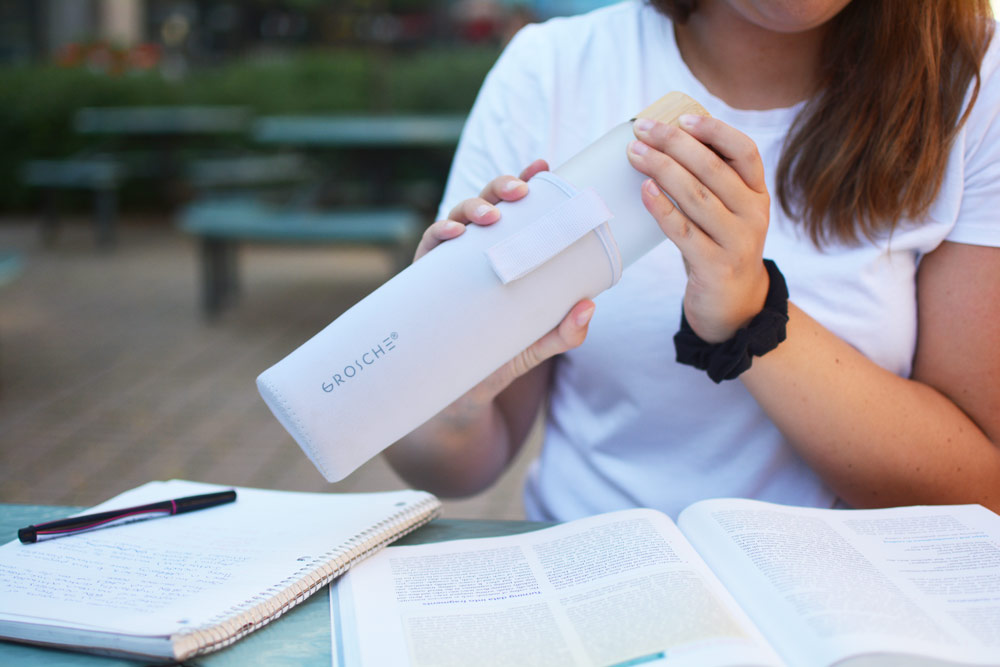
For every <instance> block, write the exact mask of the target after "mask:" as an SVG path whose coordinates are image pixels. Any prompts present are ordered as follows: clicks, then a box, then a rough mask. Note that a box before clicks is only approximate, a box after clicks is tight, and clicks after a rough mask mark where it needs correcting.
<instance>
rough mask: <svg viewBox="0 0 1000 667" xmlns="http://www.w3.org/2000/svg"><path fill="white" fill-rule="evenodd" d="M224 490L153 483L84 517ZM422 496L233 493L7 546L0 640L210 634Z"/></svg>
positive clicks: (2, 551)
mask: <svg viewBox="0 0 1000 667" xmlns="http://www.w3.org/2000/svg"><path fill="white" fill-rule="evenodd" d="M225 488H228V487H219V486H215V485H209V484H200V483H195V482H185V481H178V480H174V481H171V482H151V483H149V484H146V485H143V486H141V487H139V488H137V489H133V490H132V491H129V492H126V493H124V494H122V495H120V496H118V497H116V498H114V499H112V500H111V501H108V502H106V503H103V504H102V505H100V506H98V507H96V508H93V509H92V510H88V511H87V512H86V513H90V512H94V511H103V510H106V509H113V508H115V507H129V506H134V505H140V504H144V503H149V502H156V501H160V500H167V499H170V498H178V497H182V496H189V495H196V494H201V493H208V492H212V491H217V490H222V489H225ZM425 497H427V494H423V493H420V492H411V491H401V492H390V493H386V494H321V493H294V492H285V491H268V490H261V489H247V488H237V499H236V501H235V502H233V503H229V504H226V505H220V506H217V507H213V508H209V509H204V510H199V511H194V512H189V513H185V514H179V515H176V516H170V517H164V518H157V519H151V520H148V521H142V522H138V523H131V524H127V525H119V526H114V527H111V528H106V529H102V530H94V531H89V532H82V533H79V534H75V535H69V536H66V537H60V538H57V539H51V540H46V541H44V542H39V543H35V544H20V543H19V542H17V541H16V540H15V541H14V542H11V543H9V544H6V545H4V546H3V547H0V630H6V629H7V628H8V627H10V624H11V623H12V622H20V623H21V624H27V623H30V624H35V625H42V626H51V627H72V628H78V629H90V630H101V631H106V632H114V633H117V634H123V635H127V634H131V635H161V636H166V635H171V634H173V633H177V632H180V631H183V630H185V629H188V628H198V627H201V626H205V625H207V624H211V623H214V622H217V621H219V620H221V619H222V618H224V617H225V616H227V615H228V612H230V611H231V610H233V609H235V608H246V607H249V606H252V605H253V604H254V603H256V602H259V601H262V600H264V599H267V598H269V597H271V596H272V595H273V594H275V593H276V592H278V591H280V590H282V589H283V588H284V584H285V583H286V582H287V581H288V580H289V579H292V578H297V577H301V576H303V575H304V574H306V573H308V572H310V571H313V570H314V569H315V568H316V567H317V566H318V564H319V563H320V562H322V561H323V560H325V558H324V555H325V554H328V552H330V551H331V550H332V549H333V548H334V547H337V546H338V545H340V544H342V543H343V542H344V541H346V540H347V539H349V538H350V537H352V536H354V535H357V534H359V533H361V532H362V531H363V530H365V529H366V528H369V527H370V526H373V525H375V524H376V523H378V522H379V521H381V520H383V519H384V518H386V517H388V516H389V515H391V514H394V513H396V512H397V511H398V510H400V509H402V508H403V506H405V505H406V504H407V503H410V502H417V501H419V500H421V499H423V498H425ZM46 636H51V635H46ZM29 638H30V637H29Z"/></svg>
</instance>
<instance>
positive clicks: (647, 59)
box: [441, 2, 1000, 520]
mask: <svg viewBox="0 0 1000 667" xmlns="http://www.w3.org/2000/svg"><path fill="white" fill-rule="evenodd" d="M997 42H1000V40H994V43H993V45H992V46H991V48H990V50H989V53H988V55H987V56H986V59H985V62H984V64H983V68H982V75H983V82H982V90H981V92H980V95H979V100H978V101H977V103H976V105H975V108H974V110H973V112H972V114H971V116H970V117H969V120H968V122H967V123H966V125H965V126H964V128H963V129H962V131H961V133H960V134H959V136H958V138H957V139H956V140H955V142H954V147H953V148H952V151H951V155H950V158H949V162H948V165H947V171H946V174H945V180H944V185H943V187H942V190H941V193H940V195H939V196H938V198H937V200H936V202H935V203H934V205H933V207H932V208H931V211H930V215H929V216H928V218H927V219H926V220H924V221H921V222H920V224H912V223H911V224H906V225H904V226H903V228H901V229H898V230H897V231H896V232H895V233H894V234H893V235H892V237H891V238H888V239H885V240H881V241H878V242H875V243H864V244H862V245H859V246H832V247H827V248H825V249H823V250H822V251H821V250H817V248H816V247H815V246H814V245H813V244H812V243H811V242H810V241H809V239H808V236H806V235H805V234H803V233H802V230H801V228H800V227H799V226H797V225H796V224H795V223H793V222H791V221H789V220H788V219H787V218H786V216H785V215H784V214H783V212H782V211H781V207H780V205H778V204H777V202H776V201H775V202H774V203H773V204H772V208H771V223H770V228H769V231H768V235H767V241H766V245H765V250H764V256H765V257H768V258H771V259H774V260H775V262H776V263H777V265H778V266H779V267H780V269H781V271H782V272H783V273H784V275H785V278H786V280H787V282H788V286H789V291H790V294H791V300H792V301H793V302H794V303H795V304H796V305H798V306H799V307H800V308H802V309H803V310H804V311H805V312H807V313H809V314H810V315H811V316H812V317H814V318H815V319H816V320H818V321H819V322H820V323H821V324H823V325H824V326H825V327H827V328H828V329H830V330H831V331H832V332H833V333H835V334H837V335H838V336H840V337H841V338H843V339H844V340H846V341H847V342H848V343H850V344H851V345H853V346H854V347H855V348H857V349H858V350H860V351H861V352H862V353H863V354H865V355H866V356H867V357H868V358H870V359H871V360H873V361H874V362H875V363H877V364H879V365H880V366H882V367H884V368H886V369H888V370H890V371H892V372H893V373H896V374H898V375H901V376H907V375H909V373H910V367H911V362H912V358H913V353H914V349H915V341H916V290H915V272H916V267H917V263H918V260H919V257H920V256H921V255H922V254H924V253H927V252H930V251H931V250H933V249H934V248H935V247H937V246H938V244H940V243H941V241H943V240H946V239H947V240H950V241H956V242H961V243H970V244H979V245H992V246H1000V118H998V116H1000V44H998V43H997ZM672 90H680V91H683V92H685V93H687V94H689V95H691V96H692V97H694V98H695V99H697V100H698V101H700V102H701V103H702V104H703V105H704V106H705V107H706V108H707V109H708V111H709V112H710V113H711V114H712V115H713V116H715V117H716V118H719V119H721V120H723V121H725V122H726V123H728V124H730V125H732V126H733V127H735V128H737V129H739V130H741V131H742V132H744V133H746V134H748V135H749V136H750V137H751V138H752V139H753V140H754V141H755V142H756V144H757V147H758V148H759V150H760V153H761V156H762V158H763V161H764V166H765V169H766V173H767V178H768V185H769V187H770V188H771V189H772V193H773V183H774V173H775V167H776V165H777V162H778V158H779V155H780V149H781V146H782V142H783V140H784V138H785V134H786V132H787V130H788V127H789V125H790V123H791V121H792V120H793V118H794V117H795V115H796V113H797V112H798V110H799V107H793V108H788V109H774V110H768V111H746V110H738V109H733V108H731V107H729V106H727V105H726V104H725V103H724V102H722V101H721V100H719V99H718V98H716V97H714V96H712V95H711V94H710V93H709V92H708V91H707V90H706V89H705V87H704V86H703V85H702V84H701V83H700V82H699V81H698V80H697V79H695V78H694V76H693V75H692V74H691V72H690V71H689V70H688V68H687V66H686V65H685V63H684V61H683V60H682V59H681V57H680V53H679V52H678V49H677V45H676V42H675V40H674V32H673V26H672V24H671V23H670V21H669V20H668V19H667V18H666V17H664V16H662V15H661V14H659V13H658V12H656V11H655V10H654V9H653V8H651V7H649V6H648V5H646V4H644V3H641V2H624V3H621V4H618V5H613V6H611V7H607V8H604V9H600V10H597V11H594V12H592V13H590V14H586V15H583V16H576V17H571V18H563V19H554V20H551V21H549V22H547V23H545V24H541V25H531V26H528V27H526V28H524V29H523V30H522V31H521V32H519V33H518V34H517V36H516V37H515V38H514V39H513V40H512V42H511V43H510V45H509V46H508V47H507V49H506V50H505V51H504V53H503V55H502V56H501V57H500V59H499V60H498V61H497V63H496V65H495V66H494V68H493V70H492V71H491V72H490V74H489V76H488V77H487V79H486V81H485V83H484V84H483V88H482V90H481V91H480V94H479V97H478V99H477V101H476V103H475V106H474V107H473V109H472V112H471V115H470V117H469V120H468V123H467V126H466V128H465V130H464V132H463V136H462V140H461V142H460V144H459V147H458V151H457V153H456V156H455V161H454V164H453V167H452V171H451V175H450V177H449V181H448V186H447V189H446V192H445V197H444V201H443V202H442V207H441V211H442V217H443V216H444V213H445V212H447V211H448V210H450V208H451V207H452V206H453V205H454V204H455V203H457V202H458V201H460V200H462V199H465V198H467V197H471V196H475V195H476V194H477V193H478V192H479V191H480V190H481V188H482V187H483V186H484V185H485V184H486V183H488V182H489V181H490V180H492V179H493V178H494V177H495V176H497V175H499V174H517V173H519V172H520V170H521V169H522V168H523V167H525V166H526V165H527V164H529V163H530V162H531V161H532V160H534V159H536V158H539V157H541V158H545V159H546V160H548V161H549V163H550V164H551V165H552V166H553V167H557V166H558V165H560V164H562V163H563V162H564V161H566V160H567V159H568V158H569V157H571V156H572V155H574V154H575V153H577V152H578V151H579V150H580V149H582V148H583V147H585V146H587V145H588V144H589V143H591V142H592V141H594V140H595V139H597V138H598V137H600V136H601V135H602V134H604V133H605V132H606V131H607V130H609V129H610V128H611V127H613V126H615V125H617V124H618V123H620V122H622V121H623V120H627V119H628V118H630V117H632V116H634V115H635V114H636V113H637V112H638V111H640V110H642V109H643V108H645V107H646V106H648V105H649V104H650V103H651V102H653V101H654V100H656V99H658V98H659V97H661V96H662V95H663V94H665V93H667V92H669V91H672ZM636 196H637V197H638V196H639V193H638V192H637V193H636ZM772 199H775V200H776V197H772ZM499 224H503V223H502V221H501V222H500V223H499ZM684 287H685V273H684V268H683V264H682V262H681V256H680V253H679V252H678V251H677V249H676V247H674V246H673V245H672V244H671V243H670V242H669V241H667V242H664V243H663V244H661V245H660V246H659V247H657V248H656V249H654V250H653V251H651V252H650V253H649V254H648V255H646V256H645V257H644V258H642V259H641V260H639V261H638V262H637V263H636V264H634V265H633V266H632V267H630V268H629V269H627V270H626V271H625V274H624V276H623V277H622V279H621V282H620V283H619V284H618V285H616V286H615V287H613V288H612V289H610V290H608V291H607V292H604V293H603V294H601V295H600V296H599V297H598V298H597V299H596V303H597V309H596V312H595V314H594V318H593V321H592V322H591V324H590V331H589V334H588V337H587V340H586V341H585V342H584V344H583V345H582V346H580V347H579V348H578V349H575V350H572V351H570V352H568V353H566V354H564V355H562V356H560V357H559V358H558V359H557V361H556V366H555V373H554V382H553V387H552V391H551V394H550V406H549V415H548V422H547V428H546V433H545V442H544V446H543V449H542V454H541V457H540V459H539V460H538V461H536V462H535V463H534V465H533V467H532V470H531V473H530V475H529V479H528V482H527V487H526V491H525V505H526V510H527V515H528V517H529V518H531V519H544V520H567V519H573V518H576V517H580V516H584V515H589V514H594V513H597V512H604V511H610V510H615V509H621V508H626V507H635V506H644V507H653V508H657V509H660V510H662V511H664V512H666V513H667V514H669V515H671V516H674V517H676V515H677V513H678V512H679V511H680V510H681V509H683V508H684V507H685V506H687V505H688V504H690V503H691V502H694V501H696V500H699V499H702V498H710V497H718V496H740V497H747V498H758V499H762V500H769V501H775V502H781V503H789V504H796V505H809V506H819V507H824V506H831V505H834V504H835V502H836V498H835V497H834V494H833V493H832V491H831V490H830V489H829V488H827V486H826V485H825V484H824V483H823V482H822V481H821V480H820V479H819V478H818V477H817V476H816V475H815V473H813V472H812V471H811V470H810V469H809V467H808V466H807V465H806V464H805V462H804V461H803V460H802V459H801V458H800V457H799V456H798V454H797V453H796V452H795V450H794V449H793V448H792V447H791V446H790V445H789V444H788V443H787V442H786V441H785V439H784V437H783V436H782V434H781V433H780V432H779V431H778V429H777V428H776V427H775V426H774V424H773V423H772V422H771V421H770V420H769V419H768V418H767V416H766V415H765V414H764V412H763V411H762V410H761V409H760V407H759V406H758V404H757V403H756V401H755V400H754V399H753V397H752V396H751V395H750V394H749V392H747V390H746V389H745V388H744V386H743V385H742V383H740V382H739V381H727V382H723V383H722V384H720V385H716V384H714V383H713V382H712V381H711V380H709V379H708V377H707V375H706V374H705V373H704V372H702V371H697V370H695V369H693V368H690V367H688V366H682V365H680V364H678V363H676V361H675V358H674V355H675V352H674V347H673V340H672V338H673V334H674V333H675V332H676V331H677V328H678V324H679V322H680V314H681V310H680V309H681V300H682V297H683V292H684ZM802 372H803V373H806V372H808V369H802ZM887 400H891V397H887ZM871 409H873V410H877V409H878V406H872V408H871ZM874 444H875V443H873V445H874Z"/></svg>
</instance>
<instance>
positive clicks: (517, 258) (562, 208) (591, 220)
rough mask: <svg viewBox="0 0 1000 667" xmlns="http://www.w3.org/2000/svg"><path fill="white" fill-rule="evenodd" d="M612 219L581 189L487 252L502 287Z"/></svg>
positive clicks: (599, 202)
mask: <svg viewBox="0 0 1000 667" xmlns="http://www.w3.org/2000/svg"><path fill="white" fill-rule="evenodd" d="M612 217H614V216H613V214H612V213H611V211H610V210H609V209H608V207H607V206H606V205H605V204H604V202H603V201H602V200H601V198H600V197H599V196H598V194H597V193H596V192H594V191H593V190H591V189H587V190H581V191H580V192H578V193H577V194H575V195H573V196H572V197H570V198H569V199H567V200H566V201H564V202H563V203H561V204H559V206H557V207H555V208H554V209H552V210H551V211H549V212H548V213H546V214H545V215H543V216H541V217H540V218H538V219H537V220H535V221H534V222H533V223H531V224H530V225H528V226H527V227H525V228H524V229H522V230H520V231H518V232H517V233H515V234H513V235H511V236H508V237H507V238H506V239H504V240H503V241H500V242H499V243H497V244H496V245H494V246H492V247H491V248H489V249H488V250H487V251H486V256H487V257H489V260H490V264H492V265H493V270H494V271H496V274H497V276H498V277H499V278H500V281H501V282H502V283H503V284H505V285H506V284H507V283H509V282H511V281H512V280H517V279H518V278H521V277H523V276H525V275H527V274H529V273H531V272H532V271H534V270H535V269H537V268H538V267H539V266H541V265H542V264H544V263H545V262H547V261H548V260H550V259H552V258H553V257H554V256H555V255H557V254H559V253H560V252H562V251H563V250H565V249H566V248H568V247H569V246H570V245H572V244H573V243H574V242H575V241H577V240H578V239H580V238H581V237H582V236H583V235H584V234H586V233H587V232H590V231H592V230H593V229H594V228H595V227H598V226H599V225H602V224H603V223H605V222H607V221H608V220H610V219H611V218H612Z"/></svg>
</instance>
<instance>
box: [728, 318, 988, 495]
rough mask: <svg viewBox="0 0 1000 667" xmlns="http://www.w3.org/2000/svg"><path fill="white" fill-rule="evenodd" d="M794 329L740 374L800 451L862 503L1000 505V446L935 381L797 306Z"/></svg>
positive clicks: (790, 327) (833, 484)
mask: <svg viewBox="0 0 1000 667" xmlns="http://www.w3.org/2000/svg"><path fill="white" fill-rule="evenodd" d="M789 318H790V319H789V322H788V337H787V339H786V340H785V342H783V343H782V344H781V345H779V346H778V347H777V349H775V350H773V351H771V352H769V353H768V354H766V355H764V356H763V357H760V358H757V359H754V362H753V366H752V367H751V369H750V370H749V371H747V372H746V373H744V374H743V375H742V376H741V379H742V380H743V382H744V384H745V385H746V387H747V388H748V389H749V390H750V392H751V393H752V394H753V395H754V397H755V398H756V400H757V401H758V403H759V404H760V405H761V406H762V407H763V408H764V410H765V412H767V414H768V415H769V416H770V418H771V419H772V420H773V421H774V422H775V424H776V425H777V426H778V428H779V429H780V430H781V431H782V433H784V434H785V436H786V437H787V438H788V439H789V440H790V441H791V443H792V444H793V445H794V446H795V447H796V448H797V449H798V451H799V453H800V454H801V456H802V457H803V458H804V459H805V460H806V461H807V462H808V463H809V464H810V465H811V466H812V467H813V469H814V470H816V471H817V473H818V474H819V475H820V476H821V477H822V478H823V479H824V480H825V481H826V482H827V484H829V485H830V487H831V488H832V489H833V490H834V492H836V493H837V494H838V495H839V496H840V497H841V498H843V499H844V500H845V501H846V502H847V503H849V504H851V505H853V506H855V507H874V506H889V505H908V504H921V503H926V504H940V503H966V502H978V503H982V504H983V505H986V506H988V507H991V508H992V509H994V510H998V509H1000V448H998V446H997V445H996V444H995V443H993V442H991V440H990V439H989V437H987V435H986V434H985V433H984V432H983V430H982V429H981V428H980V427H979V426H977V424H976V423H974V422H973V420H971V419H970V418H969V417H968V416H967V415H966V414H965V413H964V412H963V411H962V410H961V409H959V407H958V406H957V405H955V403H954V402H953V401H952V400H950V399H949V398H948V397H946V396H945V395H943V394H942V393H941V392H939V391H937V390H936V389H934V388H933V387H931V386H929V385H927V384H923V383H921V382H917V381H914V380H909V379H904V378H900V377H898V376H896V375H894V374H892V373H890V372H889V371H886V370H885V369H883V368H881V367H879V366H878V365H876V364H875V363H873V362H871V361H870V360H868V359H867V358H865V357H864V356H863V355H862V354H861V353H859V352H858V351H857V350H855V349H854V348H853V347H851V346H850V345H848V344H847V343H845V342H844V341H843V340H841V339H840V338H838V337H837V336H835V335H834V334H833V333H831V332H830V331H829V330H827V329H825V328H824V327H822V326H821V325H820V324H819V323H818V322H816V321H815V320H813V319H812V318H811V317H809V316H808V315H806V314H805V313H804V312H802V311H801V310H799V309H798V308H796V307H795V306H794V304H789Z"/></svg>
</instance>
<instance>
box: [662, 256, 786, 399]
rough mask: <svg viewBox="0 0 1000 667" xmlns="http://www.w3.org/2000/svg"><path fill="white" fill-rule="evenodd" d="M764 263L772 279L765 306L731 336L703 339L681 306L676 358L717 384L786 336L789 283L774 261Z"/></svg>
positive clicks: (676, 336)
mask: <svg viewBox="0 0 1000 667" xmlns="http://www.w3.org/2000/svg"><path fill="white" fill-rule="evenodd" d="M764 267H765V268H766V269H767V275H768V276H769V277H770V279H771V285H770V287H769V288H768V290H767V298H766V299H765V300H764V309H763V310H762V311H760V313H758V314H757V316H756V317H754V318H753V319H752V320H750V324H748V325H747V326H745V327H743V328H742V329H740V330H738V331H737V332H736V333H735V334H734V335H733V337H732V338H730V339H729V340H727V341H724V342H722V343H706V342H705V341H703V340H702V339H701V338H699V337H698V334H696V333H695V332H694V330H692V329H691V325H690V324H688V321H687V318H686V317H685V316H684V310H683V309H681V329H680V331H678V332H677V333H676V334H674V349H676V350H677V362H678V363H681V364H686V365H688V366H694V367H695V368H697V369H699V370H703V371H708V377H710V378H712V381H713V382H715V383H716V384H718V383H720V382H722V381H723V380H733V379H735V378H737V377H738V376H739V374H740V373H742V372H743V371H745V370H747V369H748V368H750V362H751V358H752V357H760V356H763V355H764V354H765V353H766V352H770V351H771V350H773V349H774V348H776V347H778V343H780V342H781V341H783V340H785V324H786V323H787V322H788V286H787V285H786V284H785V277H784V276H783V275H781V271H779V270H778V267H777V265H775V263H774V262H772V261H771V260H769V259H765V260H764Z"/></svg>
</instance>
